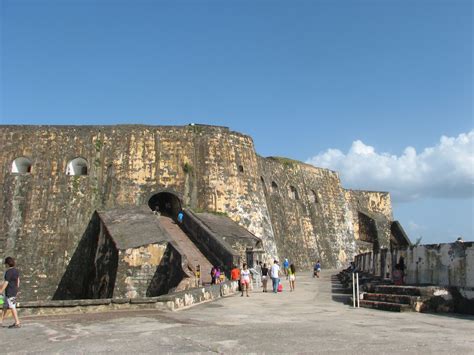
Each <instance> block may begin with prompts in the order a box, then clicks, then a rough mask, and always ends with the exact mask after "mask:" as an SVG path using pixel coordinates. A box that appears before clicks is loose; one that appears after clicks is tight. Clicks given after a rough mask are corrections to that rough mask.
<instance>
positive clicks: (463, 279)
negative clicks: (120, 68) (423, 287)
mask: <svg viewBox="0 0 474 355" xmlns="http://www.w3.org/2000/svg"><path fill="white" fill-rule="evenodd" d="M381 254H385V256H386V259H385V262H383V260H384V258H382V257H381ZM400 257H403V259H404V263H405V282H406V283H407V284H428V285H437V286H443V287H467V288H472V287H474V242H465V243H458V242H456V243H445V244H428V245H418V246H411V247H404V248H394V249H392V250H389V249H385V250H380V251H377V252H369V253H363V254H359V255H357V256H356V258H355V260H356V265H357V267H358V268H359V269H360V270H362V271H364V272H369V273H373V274H377V275H380V274H381V273H382V272H383V273H384V275H387V276H388V277H389V278H390V277H391V275H392V272H393V269H394V267H395V265H396V263H398V262H399V260H400Z"/></svg>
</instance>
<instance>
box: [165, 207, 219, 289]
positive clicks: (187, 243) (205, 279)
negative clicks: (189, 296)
mask: <svg viewBox="0 0 474 355" xmlns="http://www.w3.org/2000/svg"><path fill="white" fill-rule="evenodd" d="M159 222H160V225H161V226H162V227H163V228H164V229H165V230H166V231H167V232H168V234H169V235H170V236H171V238H172V239H173V241H174V242H175V243H176V245H177V246H178V248H179V249H180V251H181V252H182V253H183V254H184V255H185V256H186V258H187V260H188V262H189V264H190V265H191V267H192V268H193V270H195V268H196V266H197V265H200V267H201V282H202V283H203V284H210V283H211V269H212V264H211V263H210V262H209V260H207V258H206V257H205V256H204V255H203V254H202V253H201V251H200V250H199V249H198V248H197V247H196V245H194V243H193V242H192V241H191V239H189V237H188V236H187V235H186V233H184V232H183V230H182V229H181V228H180V226H179V225H177V224H176V223H175V222H174V221H173V219H171V218H170V217H166V216H160V217H159Z"/></svg>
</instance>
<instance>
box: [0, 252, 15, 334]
mask: <svg viewBox="0 0 474 355" xmlns="http://www.w3.org/2000/svg"><path fill="white" fill-rule="evenodd" d="M5 266H6V267H7V271H6V272H5V281H4V282H3V284H2V287H1V288H0V294H1V293H3V292H5V295H4V297H3V314H2V324H3V320H4V319H5V317H6V316H7V313H8V310H11V312H12V314H13V318H14V319H15V323H14V324H12V325H10V326H9V327H8V328H20V320H19V319H18V312H17V311H16V295H17V293H18V287H19V286H20V274H19V273H18V270H17V269H16V268H15V259H13V258H12V257H11V256H9V257H7V258H6V259H5Z"/></svg>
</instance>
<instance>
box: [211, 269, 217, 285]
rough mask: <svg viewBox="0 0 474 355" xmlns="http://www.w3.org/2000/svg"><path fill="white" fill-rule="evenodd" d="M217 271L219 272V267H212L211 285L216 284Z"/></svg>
mask: <svg viewBox="0 0 474 355" xmlns="http://www.w3.org/2000/svg"><path fill="white" fill-rule="evenodd" d="M216 273H217V268H216V267H215V266H213V267H212V269H211V285H215V284H216Z"/></svg>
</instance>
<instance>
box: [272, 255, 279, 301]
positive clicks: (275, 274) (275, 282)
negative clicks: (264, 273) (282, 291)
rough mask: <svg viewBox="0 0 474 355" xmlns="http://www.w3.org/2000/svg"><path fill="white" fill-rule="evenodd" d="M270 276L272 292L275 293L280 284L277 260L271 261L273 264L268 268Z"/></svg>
mask: <svg viewBox="0 0 474 355" xmlns="http://www.w3.org/2000/svg"><path fill="white" fill-rule="evenodd" d="M270 276H271V278H272V285H273V293H277V292H278V285H279V284H280V265H278V261H277V260H275V261H274V262H273V265H272V267H271V269H270Z"/></svg>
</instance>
